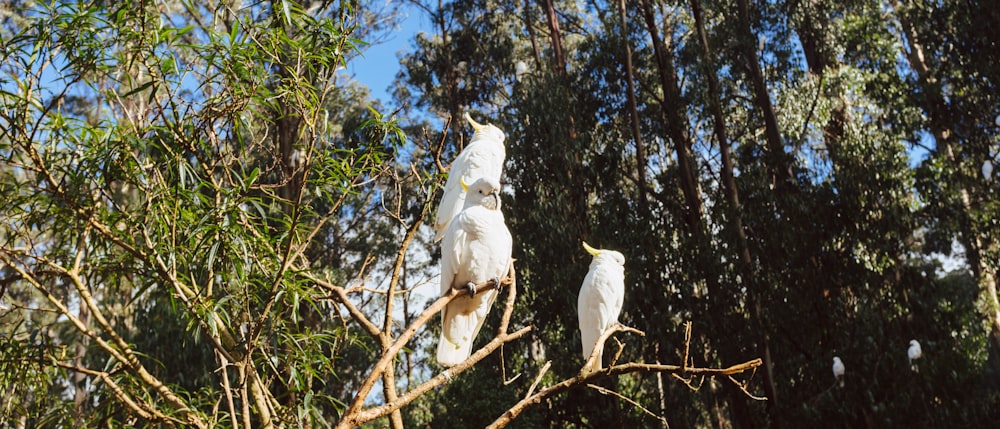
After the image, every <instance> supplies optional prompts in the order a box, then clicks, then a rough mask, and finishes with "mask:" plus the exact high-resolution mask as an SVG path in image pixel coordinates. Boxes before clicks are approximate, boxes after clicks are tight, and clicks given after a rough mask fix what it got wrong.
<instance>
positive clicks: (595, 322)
mask: <svg viewBox="0 0 1000 429" xmlns="http://www.w3.org/2000/svg"><path fill="white" fill-rule="evenodd" d="M624 299H625V256H624V255H622V254H621V253H619V252H616V251H614V250H599V251H598V253H597V254H596V255H594V259H593V260H592V261H591V262H590V271H588V272H587V276H586V277H585V278H584V279H583V285H582V286H581V287H580V296H579V297H578V298H577V302H576V304H577V314H578V316H579V319H580V340H581V344H582V346H583V349H582V351H583V359H584V361H586V360H587V358H589V357H590V354H591V353H592V352H593V350H594V346H596V345H597V339H598V338H599V337H600V336H601V335H602V334H603V333H604V331H606V330H607V329H608V328H610V327H612V326H614V325H615V324H616V323H618V315H619V314H620V313H621V310H622V303H623V301H624ZM603 353H604V351H603V350H599V351H598V354H597V358H596V359H595V360H594V364H593V366H592V367H591V368H590V370H591V371H595V370H598V369H600V368H601V365H602V361H601V359H602V357H603Z"/></svg>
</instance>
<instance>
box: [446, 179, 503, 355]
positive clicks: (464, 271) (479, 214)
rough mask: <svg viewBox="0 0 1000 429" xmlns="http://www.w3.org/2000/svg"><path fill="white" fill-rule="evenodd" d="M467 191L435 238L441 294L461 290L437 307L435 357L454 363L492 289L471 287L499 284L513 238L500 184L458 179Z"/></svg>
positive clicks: (475, 330) (466, 349)
mask: <svg viewBox="0 0 1000 429" xmlns="http://www.w3.org/2000/svg"><path fill="white" fill-rule="evenodd" d="M460 184H461V186H462V188H463V191H466V192H467V193H468V197H466V198H465V208H464V209H463V210H462V211H461V212H460V213H459V214H458V215H457V216H455V218H454V219H453V220H452V221H451V223H450V225H449V226H448V231H447V232H445V234H444V241H442V242H441V293H442V294H444V293H448V290H449V289H451V288H456V289H458V288H465V289H468V290H469V294H468V295H461V296H459V297H457V298H455V299H454V300H452V301H451V302H450V303H448V306H447V307H445V308H444V310H442V311H441V338H440V339H439V340H438V350H437V360H438V363H440V364H441V365H442V366H452V365H456V364H458V363H460V362H462V361H464V360H465V359H466V358H468V357H469V354H470V353H471V352H472V342H473V341H474V340H475V339H476V335H477V334H479V330H480V328H482V327H483V321H485V320H486V316H487V315H488V314H489V312H490V307H491V306H492V305H493V301H494V300H496V296H497V290H496V289H490V290H487V291H485V292H483V293H480V294H476V293H475V292H476V288H475V285H476V284H479V283H483V282H486V281H489V280H494V281H496V282H497V287H499V286H500V280H501V278H502V277H503V276H504V275H505V274H506V273H507V268H508V265H509V264H510V259H511V250H512V248H513V240H512V238H511V236H510V231H509V230H508V229H507V225H506V224H505V223H504V217H503V213H502V212H501V211H500V183H499V182H497V181H495V180H493V179H491V178H480V179H479V180H476V182H475V183H473V184H472V186H467V185H466V184H465V181H464V180H462V181H460Z"/></svg>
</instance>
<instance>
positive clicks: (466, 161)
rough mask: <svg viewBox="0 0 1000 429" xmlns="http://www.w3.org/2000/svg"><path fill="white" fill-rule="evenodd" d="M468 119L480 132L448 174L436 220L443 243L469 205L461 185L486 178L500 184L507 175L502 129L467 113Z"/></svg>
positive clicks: (459, 156)
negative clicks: (501, 178) (505, 174)
mask: <svg viewBox="0 0 1000 429" xmlns="http://www.w3.org/2000/svg"><path fill="white" fill-rule="evenodd" d="M465 120H466V121H469V123H470V124H472V128H473V129H475V130H476V132H475V133H474V134H472V141H471V142H469V145H468V146H466V147H465V149H462V153H460V154H458V157H457V158H455V161H454V162H452V163H451V167H450V169H449V171H448V181H447V182H445V185H444V196H442V197H441V204H440V205H438V211H437V217H436V218H435V220H434V230H435V231H437V233H436V234H435V235H434V241H440V240H441V239H442V238H444V234H445V233H446V232H447V231H448V223H450V222H451V220H452V218H454V217H455V216H456V215H458V213H459V212H460V211H462V208H463V207H464V206H465V190H464V189H463V187H462V186H461V185H460V183H461V182H463V181H464V182H465V183H470V182H471V181H473V180H476V179H479V178H480V177H485V178H488V179H492V180H493V181H494V182H497V183H500V176H501V175H502V174H503V162H504V160H505V159H506V157H507V152H506V149H504V145H503V141H504V138H506V136H505V135H504V133H503V131H501V130H500V128H497V127H496V126H494V125H490V124H486V125H482V124H480V123H478V122H476V121H474V120H472V117H471V116H469V113H468V112H466V113H465Z"/></svg>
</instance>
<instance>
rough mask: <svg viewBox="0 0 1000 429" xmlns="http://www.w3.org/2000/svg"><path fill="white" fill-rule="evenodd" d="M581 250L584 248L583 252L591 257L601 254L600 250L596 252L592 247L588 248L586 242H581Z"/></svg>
mask: <svg viewBox="0 0 1000 429" xmlns="http://www.w3.org/2000/svg"><path fill="white" fill-rule="evenodd" d="M583 248H584V250H586V251H587V253H589V254H591V255H593V256H597V255H600V254H601V251H600V250H597V249H595V248H593V247H590V245H589V244H587V242H586V241H584V242H583Z"/></svg>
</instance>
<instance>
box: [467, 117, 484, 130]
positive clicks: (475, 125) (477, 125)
mask: <svg viewBox="0 0 1000 429" xmlns="http://www.w3.org/2000/svg"><path fill="white" fill-rule="evenodd" d="M465 120H466V121H469V124H470V125H472V129H474V130H476V131H479V129H480V128H482V127H483V124H480V123H479V122H476V121H474V120H472V116H469V112H465Z"/></svg>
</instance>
